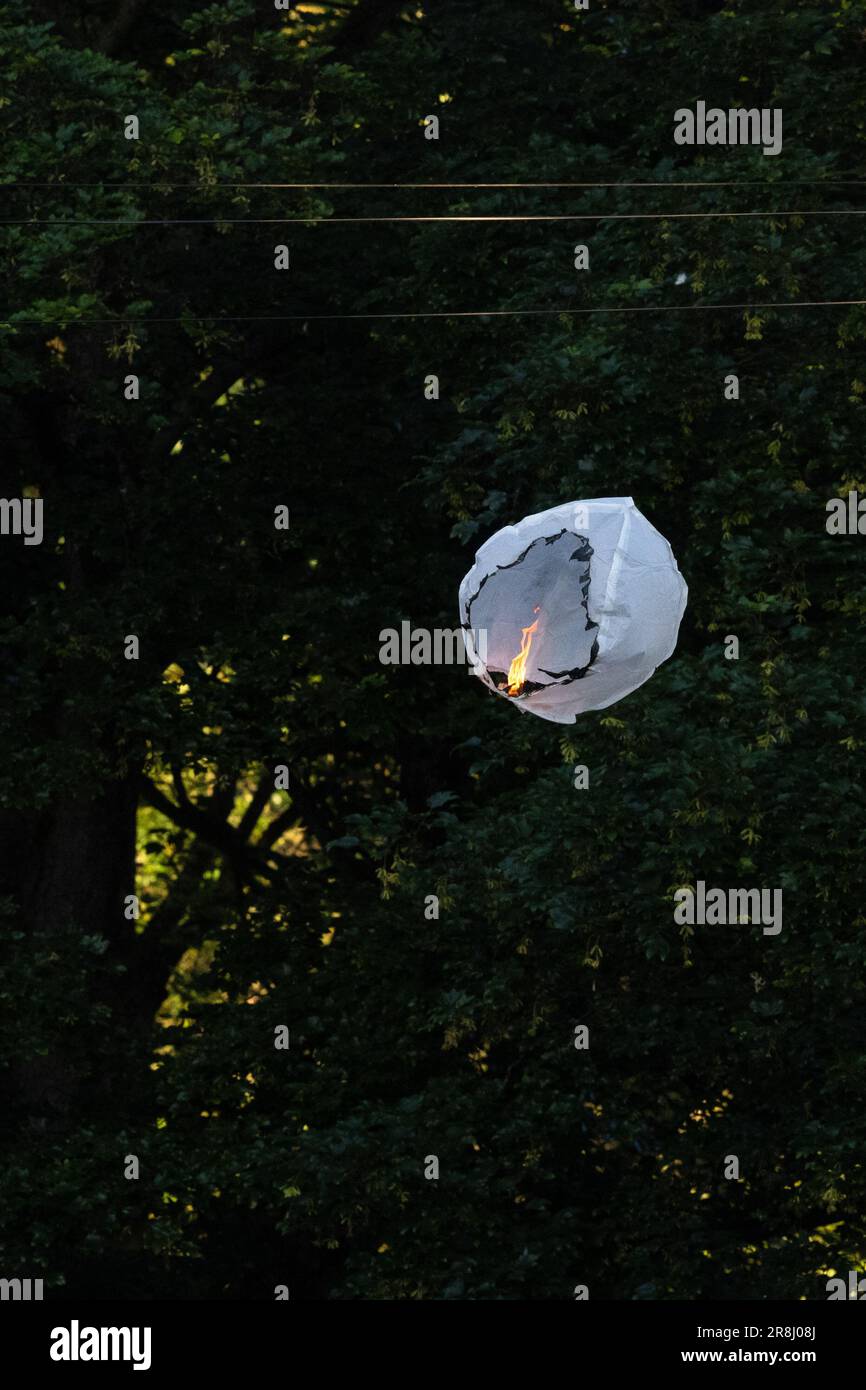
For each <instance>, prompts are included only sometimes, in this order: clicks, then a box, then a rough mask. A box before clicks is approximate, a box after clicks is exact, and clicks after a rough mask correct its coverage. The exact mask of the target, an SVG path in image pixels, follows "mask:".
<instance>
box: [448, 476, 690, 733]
mask: <svg viewBox="0 0 866 1390" xmlns="http://www.w3.org/2000/svg"><path fill="white" fill-rule="evenodd" d="M687 594H688V590H687V588H686V583H685V580H684V579H683V577H682V575H681V574H680V572H679V570H678V569H677V562H676V560H675V559H674V555H673V551H672V550H671V548H670V546H669V544H668V542H667V541H666V540H665V538H664V536H662V535H660V533H659V532H658V531H657V530H656V529H655V527H654V526H651V525H650V523H649V522H648V521H647V519H646V517H645V516H642V515H641V513H640V512H639V511H638V509H637V507H636V506H635V504H634V502H633V501H632V499H631V498H630V497H598V498H591V499H590V500H588V501H586V502H565V503H563V504H562V505H561V506H559V507H552V508H551V509H550V510H549V511H546V512H539V513H538V515H537V516H527V517H524V519H523V521H519V522H518V523H517V525H516V526H505V527H503V528H502V530H501V531H497V532H496V535H495V536H491V538H490V540H488V541H485V543H484V545H482V547H481V549H480V550H479V551H478V553H477V555H476V556H475V564H474V565H473V566H472V569H471V570H470V571H469V573H468V574H467V575H466V577H465V579H464V580H463V583H462V584H461V585H460V622H461V627H462V630H463V640H464V642H465V644H466V650H467V653H468V655H469V660H470V661H471V662H472V665H473V668H474V672H475V675H476V676H478V677H479V678H480V679H481V680H483V681H484V683H485V685H487V686H489V688H490V689H491V690H493V691H495V693H496V694H497V695H501V696H502V697H503V698H504V699H506V700H511V701H512V702H513V703H514V704H516V705H517V707H518V709H520V710H523V711H524V712H526V711H529V712H530V713H532V714H537V715H540V717H541V718H542V719H552V720H554V721H555V722H556V723H557V724H573V723H574V721H575V719H576V717H577V715H578V714H583V713H584V712H585V711H586V710H591V709H607V707H608V705H613V704H616V702H617V700H621V699H622V698H623V697H624V696H625V695H630V694H631V692H632V691H633V690H636V689H637V687H638V686H639V685H643V683H644V681H647V680H649V678H650V676H651V675H652V674H653V672H654V671H655V669H656V667H657V666H660V665H661V663H662V662H663V661H666V660H667V658H668V657H669V656H670V655H671V653H672V651H673V649H674V647H675V646H676V643H677V632H678V630H679V626H680V619H681V618H682V616H683V612H684V611H685V606H686V597H687Z"/></svg>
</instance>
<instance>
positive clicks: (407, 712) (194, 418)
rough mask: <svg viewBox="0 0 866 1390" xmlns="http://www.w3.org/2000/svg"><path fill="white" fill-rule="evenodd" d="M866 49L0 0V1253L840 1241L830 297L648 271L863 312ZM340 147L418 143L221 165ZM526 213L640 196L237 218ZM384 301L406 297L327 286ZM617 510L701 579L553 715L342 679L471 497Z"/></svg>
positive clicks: (434, 681)
mask: <svg viewBox="0 0 866 1390" xmlns="http://www.w3.org/2000/svg"><path fill="white" fill-rule="evenodd" d="M864 45H866V5H864V4H863V3H862V0H855V2H854V3H848V4H845V5H842V4H841V3H840V4H836V5H826V4H823V5H819V4H810V3H793V2H786V3H761V4H757V3H735V2H734V0H732V3H730V4H729V5H727V6H723V5H721V4H697V3H682V2H680V3H674V2H673V0H671V2H670V3H665V0H660V3H655V4H651V5H650V4H646V3H644V0H618V3H610V4H606V3H604V0H591V7H590V10H589V11H588V12H587V13H582V14H578V13H575V11H574V8H573V6H572V5H570V4H569V3H567V2H566V0H525V2H524V0H495V3H494V0H472V3H471V4H470V3H466V0H460V2H459V3H458V2H457V0H441V2H440V3H431V2H430V0H417V3H414V0H410V3H409V4H405V5H404V4H400V3H387V2H386V0H355V2H353V0H346V3H345V4H340V5H337V4H332V3H329V0H323V3H321V4H317V5H312V4H311V5H301V6H299V7H298V8H297V9H295V10H293V11H291V12H290V13H288V14H287V13H284V12H277V11H275V10H274V7H273V5H272V4H271V3H270V0H258V3H256V4H253V3H251V0H229V3H218V4H213V5H201V4H195V3H187V4H182V3H177V0H150V2H149V3H147V4H140V3H136V2H135V0H126V3H122V4H115V3H111V4H109V3H96V0H93V3H76V4H62V5H61V4H59V3H52V4H49V3H47V0H37V2H34V3H31V0H27V2H26V3H25V0H11V2H10V3H5V4H0V71H2V86H0V92H2V96H0V137H2V138H0V180H2V182H3V183H4V184H8V185H9V187H6V188H4V190H3V198H2V207H3V214H2V216H3V219H5V221H4V225H3V226H2V227H0V241H2V258H0V323H2V327H0V392H2V418H3V438H4V449H3V460H2V464H0V469H2V493H3V495H4V496H6V497H14V496H21V495H23V494H24V493H25V492H26V493H27V495H31V496H41V497H42V498H43V499H44V507H45V512H44V514H45V525H46V533H45V539H44V541H43V544H42V545H41V546H40V547H25V546H24V545H23V543H22V540H21V538H19V537H14V536H4V537H2V538H0V591H2V593H3V595H4V600H5V601H4V602H3V605H2V609H3V613H2V621H0V691H2V699H0V710H2V721H3V730H2V745H0V798H2V801H0V805H2V810H0V835H2V861H0V914H2V915H0V923H2V973H0V994H2V1037H0V1058H2V1062H0V1114H2V1136H3V1137H2V1151H0V1275H2V1276H4V1277H14V1276H20V1277H33V1278H37V1277H41V1278H43V1279H44V1281H45V1287H46V1297H78V1298H85V1297H95V1298H106V1299H108V1298H117V1297H124V1298H133V1299H136V1298H140V1299H149V1298H154V1297H166V1298H193V1299H200V1298H211V1299H220V1298H243V1299H272V1298H273V1296H274V1287H275V1285H277V1284H285V1285H288V1286H289V1288H290V1290H291V1296H292V1298H306V1299H332V1298H336V1299H403V1298H410V1299H434V1300H438V1299H471V1300H475V1299H509V1300H510V1299H568V1298H571V1297H572V1296H573V1294H572V1290H573V1288H574V1286H575V1284H578V1283H580V1284H586V1285H588V1287H589V1291H590V1296H591V1297H592V1298H616V1299H675V1298H676V1299H703V1300H705V1299H727V1298H745V1299H780V1298H793V1299H797V1298H807V1299H823V1298H825V1297H826V1292H825V1285H826V1280H827V1278H828V1277H829V1275H830V1274H831V1273H832V1272H833V1271H838V1272H839V1273H840V1274H841V1275H842V1276H843V1277H845V1276H846V1275H847V1271H848V1269H850V1268H857V1267H862V1266H863V1263H864V1258H866V1235H864V1222H863V1197H864V1186H866V1174H864V1165H863V1153H864V1144H866V1135H864V1124H866V1121H864V1111H863V1089H864V1087H863V1083H864V1073H866V1044H864V1003H866V988H864V965H866V945H864V938H863V928H864V925H866V916H864V909H863V894H862V882H863V877H862V868H861V859H862V849H863V841H864V829H863V798H862V792H861V769H862V762H863V749H864V740H866V708H864V695H863V674H864V664H866V663H864V654H866V653H864V649H866V643H864V631H863V614H864V605H866V590H864V578H863V575H864V569H863V549H862V547H863V546H864V544H866V542H864V540H863V539H862V538H861V537H858V536H829V535H828V534H827V533H826V529H825V520H826V513H825V507H826V503H827V501H828V500H829V499H830V498H832V497H834V496H844V495H845V494H846V493H847V492H848V490H849V489H856V488H858V487H859V488H860V489H862V490H863V491H864V492H866V475H864V466H863V462H862V457H863V443H862V439H863V421H864V405H863V402H864V398H866V364H864V338H866V313H864V309H863V307H862V306H848V307H846V306H827V305H823V306H817V307H807V308H802V309H798V308H785V309H777V310H773V309H765V308H757V307H755V308H752V309H750V310H743V309H742V308H731V309H721V310H719V311H707V312H704V311H703V310H701V311H695V312H692V310H691V309H690V308H689V306H693V305H697V304H706V305H743V304H746V305H752V306H757V305H761V304H766V303H773V302H779V301H783V302H790V301H815V300H820V301H824V300H831V299H832V300H846V299H858V298H862V297H864V287H866V282H864V269H866V251H864V247H863V233H862V222H861V221H860V219H859V218H857V217H854V216H850V215H849V216H839V215H836V214H838V213H840V212H842V213H844V212H846V211H848V212H850V211H851V210H853V209H856V208H858V207H861V206H862V198H863V191H862V187H858V186H856V185H855V184H853V183H845V182H841V181H842V180H845V179H848V180H857V178H858V171H860V170H862V167H863V148H864V139H866V135H864V119H866V87H864V83H863V60H864V52H866V47H864ZM699 99H701V100H705V101H707V103H708V104H717V105H720V106H722V107H724V108H728V107H729V106H732V105H735V104H745V105H747V106H756V107H780V108H782V110H783V112H784V148H783V152H782V154H781V155H780V156H779V157H778V158H767V157H765V156H763V155H762V153H761V151H760V149H755V148H720V149H708V148H703V149H701V148H698V147H694V148H685V147H680V146H677V145H675V144H674V142H673V113H674V110H675V109H676V108H678V107H680V106H694V103H695V102H696V101H697V100H699ZM434 112H435V113H436V114H437V115H438V116H439V117H440V121H441V130H440V138H439V140H438V141H432V140H426V139H425V138H424V134H423V127H422V125H421V122H422V120H423V117H424V116H426V115H428V114H430V113H434ZM128 114H136V115H138V117H139V120H140V139H139V140H138V141H137V142H135V141H127V140H126V139H124V137H123V123H124V117H125V116H127V115H128ZM834 179H835V180H840V182H835V183H834V182H832V180H834ZM629 180H632V181H639V182H642V183H644V184H647V183H651V182H654V183H658V184H659V185H660V186H659V187H647V186H644V187H628V186H623V187H618V188H615V189H614V188H604V187H598V186H594V187H590V188H580V187H576V186H574V185H576V184H579V183H590V184H593V185H599V184H603V183H606V182H610V183H618V184H619V183H624V182H625V181H629ZM334 181H341V182H358V183H361V184H372V183H385V184H388V183H398V184H401V185H403V184H407V183H412V182H430V183H433V182H439V183H443V184H447V185H449V186H448V187H446V188H442V189H411V188H405V187H402V188H397V189H379V190H376V189H372V188H363V187H362V188H358V189H354V190H351V189H343V190H336V189H332V190H329V189H314V188H282V189H280V188H269V187H267V186H264V185H266V184H268V183H284V184H310V183H327V182H334ZM541 181H549V182H562V183H565V184H568V185H569V186H568V187H563V188H559V189H555V188H550V189H503V188H499V189H484V188H474V189H461V188H459V187H455V186H453V185H456V184H460V183H472V184H481V183H505V182H509V183H538V182H541ZM686 181H693V182H695V183H696V184H697V185H698V186H696V187H695V186H693V187H677V186H676V185H678V184H683V183H684V182H686ZM714 181H722V182H723V183H729V184H730V185H731V186H718V184H717V183H715V182H714ZM237 184H247V185H250V186H248V187H243V188H241V187H237V186H232V185H237ZM698 212H699V213H725V214H733V213H735V212H760V213H761V214H762V215H761V216H758V217H755V216H750V217H734V216H727V215H726V216H724V217H712V218H711V217H701V218H696V219H691V218H683V217H680V218H676V217H674V216H673V214H683V213H698ZM543 213H561V214H573V215H578V214H583V215H587V214H594V215H596V216H601V215H603V214H611V213H619V214H623V213H653V214H657V215H656V216H655V217H654V218H653V219H651V220H635V221H628V220H623V221H616V220H593V221H586V222H574V223H569V222H550V223H542V222H512V223H509V222H487V223H460V222H446V223H409V224H407V223H403V224H385V223H373V224H357V223H350V224H337V225H334V226H326V225H322V223H321V222H320V223H317V224H307V225H300V224H289V225H285V226H280V225H265V224H261V223H259V224H256V223H254V222H253V221H252V219H265V218H273V219H279V218H298V217H303V216H307V217H318V218H325V219H327V218H329V217H331V216H335V217H337V216H346V217H363V216H367V217H371V216H384V215H395V216H396V215H409V214H416V215H420V214H426V215H446V214H450V215H454V216H457V215H476V216H477V215H487V216H508V215H530V214H535V215H539V214H543ZM805 213H812V214H816V215H809V216H806V215H803V214H805ZM661 214H671V216H670V217H666V216H663V215H661ZM191 218H198V219H205V221H204V222H203V223H198V224H195V225H189V224H183V223H181V222H180V220H181V219H191ZM219 218H225V219H226V221H225V222H218V221H216V219H219ZM147 219H156V220H159V221H166V220H168V221H172V222H173V225H168V226H165V225H163V226H147V225H142V226H136V225H135V224H136V223H137V222H144V221H146V220H147ZM229 219H243V220H245V221H248V222H249V225H244V226H241V225H236V224H231V223H230V221H229ZM56 221H60V222H67V223H69V224H71V223H72V222H73V221H75V222H79V223H84V222H88V221H89V222H95V221H98V222H99V223H100V225H78V226H72V225H65V226H57V225H50V224H51V223H52V222H56ZM283 242H284V243H286V244H287V245H289V246H290V248H291V269H290V271H288V272H284V273H280V272H277V271H275V270H274V267H273V260H274V246H275V245H277V244H279V243H283ZM579 242H585V243H586V244H587V245H588V246H589V247H590V255H591V269H590V271H589V272H583V273H579V272H576V271H575V270H574V268H573V254H574V253H573V248H574V246H575V244H577V243H579ZM683 277H685V278H683ZM637 306H652V307H655V306H668V307H667V308H666V309H665V311H661V310H660V311H659V312H653V313H646V314H634V313H623V312H615V313H605V314H593V315H588V314H581V313H578V312H569V311H577V310H585V309H589V308H595V309H598V308H602V307H604V308H608V309H616V310H619V309H622V308H624V307H631V308H633V307H637ZM671 306H681V310H682V311H681V312H677V311H671ZM530 308H531V309H537V308H552V309H556V310H562V311H563V312H561V313H553V314H547V315H539V316H523V317H521V316H512V317H501V318H496V317H494V318H490V319H483V318H478V317H469V318H457V317H452V316H449V312H448V311H467V310H469V311H479V310H518V309H520V310H525V309H530ZM398 312H399V313H413V312H417V313H418V314H433V313H441V314H443V315H444V317H440V318H424V317H410V318H405V319H387V318H369V319H342V320H340V321H323V320H321V319H317V318H316V317H315V316H316V315H323V314H331V313H333V314H339V315H349V314H371V315H380V314H381V315H384V314H388V313H398ZM290 315H291V316H295V317H292V318H283V319H278V320H277V321H271V322H267V321H262V320H261V319H258V320H257V318H256V316H290ZM163 319H164V320H168V321H167V322H154V320H163ZM732 372H733V373H736V374H737V375H738V376H739V380H740V400H739V401H726V400H725V399H724V396H723V383H724V378H725V376H726V375H728V374H729V373H732ZM128 373H135V374H136V375H138V376H139V378H140V382H141V399H140V400H139V401H126V400H125V399H124V393H123V383H124V378H125V376H126V375H127V374H128ZM430 373H436V374H437V375H438V376H439V378H440V382H441V398H440V399H439V400H438V401H426V400H425V399H424V393H423V383H424V379H425V377H426V376H427V375H428V374H430ZM616 495H631V496H633V497H634V499H635V501H636V503H637V505H638V506H639V508H640V509H641V510H642V511H643V512H644V514H645V515H646V516H647V517H648V518H649V519H650V520H651V521H652V522H653V524H654V525H656V526H657V527H658V529H659V530H660V531H661V532H662V533H663V534H664V535H665V536H666V537H667V538H668V539H669V540H670V542H671V544H672V546H673V548H674V552H675V554H676V556H677V559H678V562H679V565H680V568H681V570H682V572H683V574H684V576H685V578H686V580H687V582H688V584H689V589H690V598H689V606H688V608H687V611H686V615H685V619H684V622H683V627H682V629H681V634H680V641H679V645H678V648H677V651H676V653H675V655H674V657H673V658H672V659H671V660H670V661H669V662H668V663H667V664H666V665H665V666H663V667H662V668H661V669H660V671H659V672H658V673H657V675H656V676H655V677H654V679H653V680H652V681H651V682H650V683H649V684H648V685H646V686H645V687H643V688H642V689H641V690H639V691H637V692H636V693H634V694H633V695H632V696H630V697H629V698H628V699H627V700H626V701H624V702H623V703H621V704H619V705H616V706H614V707H612V708H611V709H609V710H607V711H603V712H600V713H596V714H589V715H586V716H584V717H582V718H581V719H580V720H579V722H578V723H577V724H576V725H574V726H573V727H560V726H557V725H554V724H550V723H547V722H544V721H542V720H536V719H532V718H520V717H518V715H517V713H516V712H515V711H514V710H512V709H509V708H508V707H507V706H506V705H505V704H504V702H502V701H500V700H496V699H494V698H493V697H492V696H490V695H489V694H488V693H486V692H485V691H484V690H483V688H482V687H481V685H480V684H479V683H478V682H477V681H474V680H470V679H469V678H468V676H467V674H466V671H465V669H464V668H462V667H459V668H449V667H411V666H409V667H400V668H395V667H385V666H383V665H382V664H381V663H380V662H379V659H378V652H379V645H380V641H379V633H380V631H381V630H382V629H385V628H388V627H399V625H400V622H401V621H402V620H403V619H404V618H405V619H409V620H410V621H411V622H412V623H413V624H414V625H416V626H419V627H420V626H423V627H428V628H433V627H448V628H451V627H453V626H454V625H455V624H456V622H457V620H458V619H457V587H458V585H459V581H460V579H461V577H462V575H463V574H464V573H465V571H466V570H467V569H468V568H469V567H470V565H471V562H472V557H473V554H474V549H475V547H476V546H477V545H478V544H480V543H481V542H482V541H483V540H484V539H486V538H487V536H488V535H490V534H491V533H492V532H493V531H494V530H495V529H497V528H498V527H499V526H501V525H504V524H506V523H507V522H511V521H515V520H517V519H519V518H520V517H521V516H523V515H525V514H527V513H531V512H535V511H539V510H541V509H543V508H545V507H548V506H552V505H555V504H556V503H558V502H561V501H565V500H569V499H577V498H581V497H594V496H616ZM280 504H285V505H288V506H289V507H290V508H291V529H290V530H289V531H288V532H283V531H276V530H275V529H274V525H273V517H274V508H275V506H277V505H280ZM128 634H135V635H137V636H138V637H139V640H140V646H141V655H140V660H138V661H137V662H136V661H126V660H125V659H124V656H123V651H124V639H125V637H126V636H127V635H128ZM728 634H735V635H737V636H738V638H739V642H740V656H739V660H738V661H727V660H725V659H724V655H723V652H724V639H725V637H726V636H727V635H728ZM281 763H285V764H287V765H289V766H290V767H291V787H290V792H289V794H286V793H275V792H274V787H273V768H274V766H275V765H277V764H281ZM576 763H582V764H585V765H586V766H587V767H588V768H589V770H590V788H589V790H588V791H576V790H575V789H574V787H573V768H574V765H575V764H576ZM697 879H704V880H705V881H706V882H707V883H708V884H710V885H721V886H724V887H729V886H730V887H761V886H763V887H767V888H770V889H773V888H782V890H783V892H784V926H783V930H782V933H781V934H780V935H779V936H776V937H770V936H764V935H763V934H762V933H761V930H760V928H759V927H758V926H746V925H742V926H730V927H696V928H695V929H694V931H689V930H687V929H685V930H684V929H682V928H680V927H678V926H677V925H676V924H675V922H674V919H673V906H674V904H673V894H674V892H675V890H676V888H677V887H679V886H682V885H688V884H691V883H694V882H695V881H696V880H697ZM133 892H134V893H136V894H137V895H138V896H139V897H140V899H141V905H142V910H141V916H140V918H139V920H138V921H137V922H136V921H129V920H127V919H126V917H125V916H124V899H125V897H126V895H128V894H130V893H133ZM430 894H436V895H438V897H439V899H440V916H439V919H438V920H436V921H431V920H426V919H425V913H424V907H425V899H426V898H427V896H428V895H430ZM581 1023H583V1024H586V1025H588V1027H589V1029H590V1048H589V1050H588V1051H576V1050H575V1048H574V1046H573V1036H574V1029H575V1026H576V1025H577V1024H581ZM280 1024H283V1025H286V1026H287V1027H288V1028H289V1029H290V1032H291V1049H290V1051H289V1052H288V1053H286V1052H279V1051H276V1050H275V1049H274V1045H273V1040H274V1029H275V1028H276V1027H277V1026H278V1025H280ZM127 1155H135V1156H137V1158H138V1160H139V1162H140V1177H139V1179H138V1180H137V1181H130V1180H127V1179H126V1178H125V1177H124V1168H125V1163H126V1157H127ZM427 1155H436V1156H437V1157H438V1159H439V1163H440V1177H439V1180H438V1181H428V1180H426V1179H425V1177H424V1167H425V1158H426V1156H427ZM727 1155H737V1156H738V1158H739V1162H740V1174H741V1176H740V1180H739V1181H731V1180H726V1179H725V1177H724V1170H725V1157H726V1156H727Z"/></svg>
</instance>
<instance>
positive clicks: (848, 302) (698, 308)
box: [0, 299, 866, 330]
mask: <svg viewBox="0 0 866 1390" xmlns="http://www.w3.org/2000/svg"><path fill="white" fill-rule="evenodd" d="M830 305H835V306H854V305H866V299H789V300H781V301H768V302H759V303H753V304H642V305H623V306H622V307H621V308H612V307H607V306H604V307H602V308H598V309H568V308H565V307H562V308H558V309H437V310H433V311H430V310H407V311H404V312H400V313H387V312H381V313H372V314H236V315H226V316H223V317H220V316H216V315H211V314H188V315H187V316H186V317H175V318H160V317H155V318H124V317H123V316H122V315H120V316H118V317H116V318H112V319H77V320H76V319H70V320H66V319H63V317H62V316H60V317H55V318H52V319H19V320H17V321H16V322H14V323H13V322H12V321H11V320H9V321H6V322H2V321H0V328H6V329H10V330H14V329H16V328H25V327H26V328H34V327H35V328H53V327H55V326H56V325H58V324H60V323H61V322H62V323H63V326H64V330H65V329H66V328H90V327H100V326H102V327H104V326H106V325H109V326H113V327H115V328H123V327H131V326H133V325H136V326H137V325H141V324H150V323H187V324H193V323H316V322H319V323H322V322H346V321H349V320H371V319H473V318H482V319H486V318H527V317H530V316H541V315H551V314H661V313H677V314H679V313H714V312H715V313H719V312H724V311H726V310H732V309H737V310H739V309H743V310H749V311H750V312H754V311H755V310H757V309H817V308H822V307H826V306H830Z"/></svg>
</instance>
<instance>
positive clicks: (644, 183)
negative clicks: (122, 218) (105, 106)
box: [0, 177, 866, 192]
mask: <svg viewBox="0 0 866 1390" xmlns="http://www.w3.org/2000/svg"><path fill="white" fill-rule="evenodd" d="M822 186H826V187H854V188H864V187H866V180H864V179H862V178H858V179H848V178H845V177H843V178H841V179H773V180H767V179H666V180H660V181H657V182H654V181H652V180H648V179H616V180H611V181H607V182H593V181H590V180H587V181H572V182H567V181H559V182H537V183H518V182H513V183H339V182H334V183H235V182H230V183H222V182H219V183H212V184H203V183H173V182H171V181H170V180H168V179H159V178H156V179H148V180H146V181H138V182H135V183H105V182H98V183H66V182H64V181H60V180H57V179H51V180H45V181H35V180H13V181H11V182H8V183H4V182H0V188H106V189H110V188H197V189H199V190H200V191H202V192H207V191H209V190H211V189H214V188H290V189H294V188H299V189H300V188H333V189H339V188H376V189H379V188H755V187H757V188H820V187H822Z"/></svg>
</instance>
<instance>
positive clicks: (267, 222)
mask: <svg viewBox="0 0 866 1390" xmlns="http://www.w3.org/2000/svg"><path fill="white" fill-rule="evenodd" d="M712 217H866V208H769V209H763V210H759V211H757V212H577V213H567V212H566V213H560V212H553V213H530V214H527V215H525V216H523V215H520V214H501V215H500V214H498V213H497V214H492V215H490V216H486V215H485V216H480V215H463V214H460V215H454V216H432V215H431V216H428V215H425V214H422V215H419V216H417V217H416V216H403V215H394V216H384V217H165V218H162V217H158V218H149V217H119V218H114V217H95V218H90V217H88V218H81V219H78V218H41V217H21V218H14V217H3V218H0V226H3V227H203V226H207V227H211V226H219V225H227V226H242V227H265V226H276V227H284V226H291V225H293V224H295V223H299V224H301V225H309V226H318V225H328V224H329V223H338V222H339V223H346V222H360V223H370V222H652V221H665V222H677V221H685V220H689V219H692V220H693V219H696V218H698V219H699V218H712Z"/></svg>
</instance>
